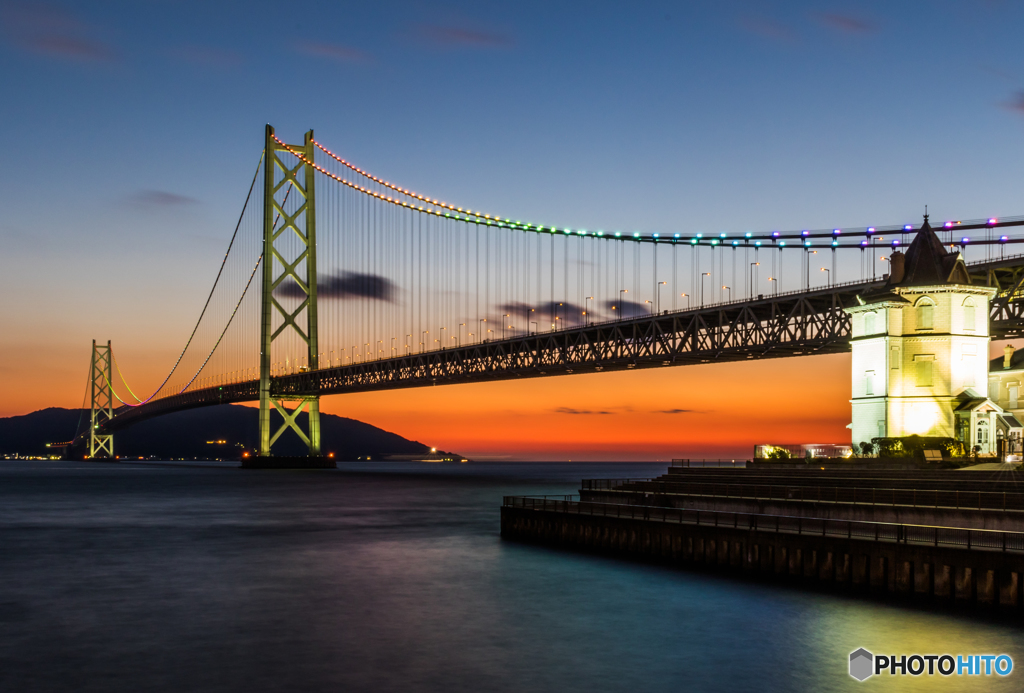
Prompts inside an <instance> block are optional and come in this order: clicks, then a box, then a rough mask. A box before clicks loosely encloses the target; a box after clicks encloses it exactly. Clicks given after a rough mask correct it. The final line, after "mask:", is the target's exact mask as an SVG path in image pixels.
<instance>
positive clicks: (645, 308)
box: [604, 301, 654, 318]
mask: <svg viewBox="0 0 1024 693" xmlns="http://www.w3.org/2000/svg"><path fill="white" fill-rule="evenodd" d="M604 305H605V308H606V309H607V310H608V311H609V313H610V314H611V315H613V316H615V317H616V318H638V317H641V316H643V315H651V314H652V313H653V312H654V310H653V306H652V305H651V304H650V303H638V302H636V301H605V302H604Z"/></svg>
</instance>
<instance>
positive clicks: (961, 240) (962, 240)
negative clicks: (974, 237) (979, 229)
mask: <svg viewBox="0 0 1024 693" xmlns="http://www.w3.org/2000/svg"><path fill="white" fill-rule="evenodd" d="M960 242H961V243H970V242H971V239H970V238H968V237H967V236H964V237H963V238H961V239H960Z"/></svg>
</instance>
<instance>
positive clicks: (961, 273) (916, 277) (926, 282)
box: [887, 214, 971, 287]
mask: <svg viewBox="0 0 1024 693" xmlns="http://www.w3.org/2000/svg"><path fill="white" fill-rule="evenodd" d="M894 280H895V281H894ZM970 283H971V277H970V275H969V274H967V267H966V266H965V265H964V261H963V258H962V257H961V256H960V253H952V252H949V251H948V250H946V249H945V248H944V247H943V246H942V241H940V240H939V237H938V236H936V235H935V231H933V230H932V227H931V225H930V224H929V223H928V215H927V214H925V215H924V224H922V225H921V228H920V229H918V231H917V235H916V236H915V237H914V240H913V242H912V243H911V244H910V247H909V248H907V254H906V258H905V259H904V262H903V276H902V277H893V276H891V275H890V278H889V284H887V286H890V287H897V286H906V287H911V286H934V285H936V284H970Z"/></svg>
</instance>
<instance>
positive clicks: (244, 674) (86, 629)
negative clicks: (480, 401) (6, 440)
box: [0, 462, 1024, 693]
mask: <svg viewBox="0 0 1024 693" xmlns="http://www.w3.org/2000/svg"><path fill="white" fill-rule="evenodd" d="M342 467H343V469H342V470H340V471H337V472H333V471H323V472H275V471H265V472H242V471H240V470H237V469H232V468H227V467H220V468H218V467H216V466H206V467H203V466H196V467H188V466H168V465H157V464H86V463H68V462H0V690H2V691H5V692H6V691H283V690H306V691H326V690H331V691H629V692H630V693H639V692H645V691H673V692H679V691H730V692H733V691H838V690H878V689H882V688H884V689H886V690H939V689H941V690H948V691H960V690H1008V691H1009V690H1017V691H1019V690H1024V637H1022V636H1024V629H1022V628H1018V627H1016V626H1013V625H1007V624H1000V623H994V622H987V621H985V620H982V619H976V618H969V617H965V616H956V615H953V614H949V613H942V612H928V611H923V610H914V609H909V608H903V607H900V606H894V605H888V604H882V603H873V602H869V601H859V600H854V599H846V598H843V597H841V596H836V595H829V594H814V593H805V592H800V591H798V590H794V589H788V588H785V587H781V586H775V585H770V584H761V583H751V582H743V581H737V580H733V579H728V578H722V577H715V576H712V575H707V574H702V573H695V572H688V571H685V570H679V569H672V568H667V567H661V566H657V565H645V564H640V563H632V562H627V561H620V560H614V559H608V558H603V557H598V556H591V555H584V554H578V553H562V552H558V551H553V550H551V549H546V548H541V547H535V546H530V545H523V544H516V543H511V542H506V541H502V540H501V538H500V537H499V535H498V530H499V522H498V517H499V516H498V508H499V506H500V504H501V498H502V496H503V495H511V494H528V493H529V494H532V493H548V494H556V493H572V492H574V491H575V490H576V489H578V487H579V480H580V479H581V478H584V477H608V476H656V475H657V474H660V473H662V472H663V471H664V468H665V465H664V464H661V465H635V464H631V465H615V464H529V463H522V464H516V463H502V464H470V465H456V466H436V465H422V464H414V463H383V464H382V463H360V464H355V463H344V464H343V465H342ZM857 647H866V648H867V649H869V650H871V651H873V652H882V653H886V652H898V653H913V652H924V653H945V652H950V653H954V654H955V653H957V652H964V653H967V652H972V653H1008V654H1010V655H1011V656H1013V658H1014V662H1015V671H1014V673H1013V674H1012V675H1011V676H1009V677H1007V678H1005V679H997V678H996V677H978V678H977V679H973V680H972V679H965V678H951V679H944V680H935V679H927V677H922V678H921V679H914V680H912V679H909V677H908V678H907V679H889V678H888V677H881V678H877V677H876V678H873V679H869V680H868V681H867V682H865V683H863V684H859V683H857V682H856V681H854V680H853V679H851V678H850V677H849V676H848V675H847V674H846V666H847V664H846V662H847V656H848V654H849V652H850V651H852V650H854V649H856V648H857ZM936 678H938V677H936Z"/></svg>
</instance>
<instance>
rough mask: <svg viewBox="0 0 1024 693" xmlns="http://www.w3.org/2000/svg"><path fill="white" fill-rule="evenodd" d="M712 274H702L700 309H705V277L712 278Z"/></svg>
mask: <svg viewBox="0 0 1024 693" xmlns="http://www.w3.org/2000/svg"><path fill="white" fill-rule="evenodd" d="M710 276H711V272H701V273H700V307H701V308H703V307H704V277H710Z"/></svg>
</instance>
